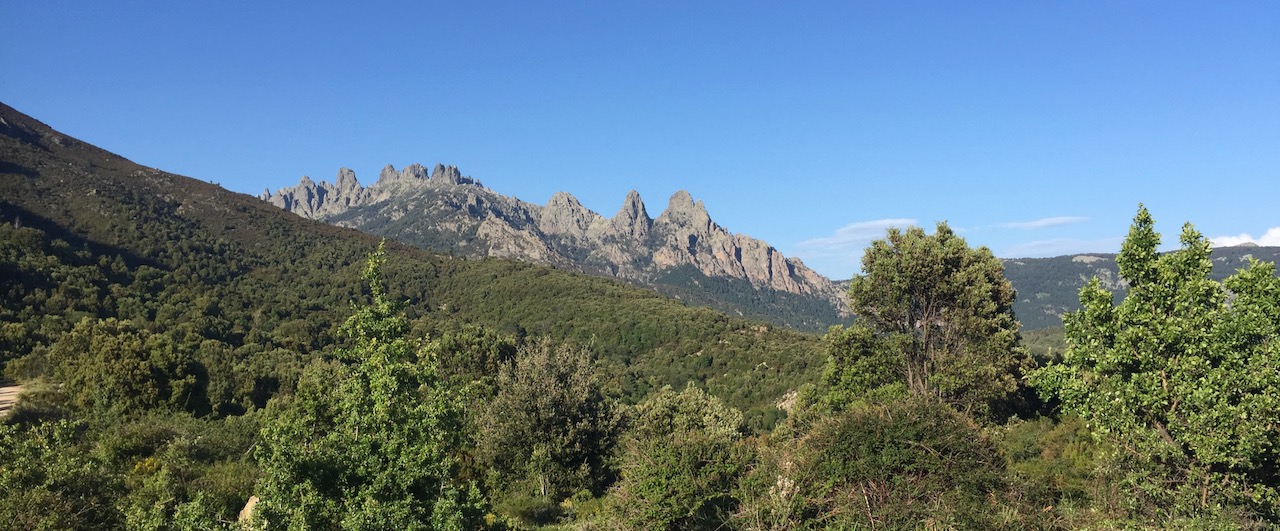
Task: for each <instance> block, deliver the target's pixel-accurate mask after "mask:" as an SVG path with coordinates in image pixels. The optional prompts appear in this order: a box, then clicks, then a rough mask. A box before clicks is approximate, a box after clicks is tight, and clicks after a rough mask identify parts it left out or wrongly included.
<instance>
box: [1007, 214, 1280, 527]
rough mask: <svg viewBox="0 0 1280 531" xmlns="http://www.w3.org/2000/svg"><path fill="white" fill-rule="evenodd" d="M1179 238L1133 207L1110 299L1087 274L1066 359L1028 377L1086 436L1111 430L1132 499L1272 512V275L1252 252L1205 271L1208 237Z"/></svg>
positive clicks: (1188, 231)
mask: <svg viewBox="0 0 1280 531" xmlns="http://www.w3.org/2000/svg"><path fill="white" fill-rule="evenodd" d="M1181 243H1182V246H1181V249H1179V250H1177V251H1174V252H1171V253H1168V254H1160V253H1158V252H1157V249H1158V247H1159V245H1160V236H1159V234H1157V233H1156V232H1155V227H1154V221H1153V220H1152V218H1151V215H1150V213H1149V212H1148V211H1147V209H1146V208H1145V207H1139V209H1138V213H1137V215H1136V216H1135V217H1134V222H1133V226H1132V227H1131V228H1130V230H1129V235H1128V238H1127V239H1126V240H1125V242H1124V246H1123V247H1122V249H1121V253H1120V256H1119V257H1118V259H1117V263H1118V264H1119V266H1120V272H1121V274H1122V276H1123V277H1124V278H1125V280H1127V281H1128V282H1129V293H1128V295H1127V296H1126V297H1125V298H1124V300H1123V301H1121V302H1120V303H1119V304H1118V305H1116V304H1114V303H1113V301H1112V294H1111V293H1110V292H1109V291H1107V290H1105V289H1103V288H1102V287H1101V285H1100V284H1099V282H1098V281H1097V279H1094V280H1093V281H1092V282H1090V283H1089V284H1088V285H1087V286H1086V287H1085V288H1083V289H1082V290H1081V291H1080V301H1081V309H1080V310H1079V311H1078V312H1074V313H1072V314H1070V315H1068V316H1067V317H1066V339H1067V343H1068V348H1067V351H1066V352H1065V354H1064V356H1063V358H1062V361H1061V362H1060V363H1057V364H1053V365H1049V366H1047V367H1045V368H1043V369H1040V370H1039V371H1036V372H1035V373H1034V374H1033V375H1032V381H1033V383H1034V384H1035V385H1036V387H1038V388H1039V390H1040V392H1042V393H1043V394H1044V395H1046V396H1048V397H1054V398H1057V399H1059V400H1061V404H1062V409H1063V410H1064V411H1067V412H1072V413H1076V414H1079V415H1080V416H1081V417H1082V418H1084V419H1085V420H1086V421H1087V422H1088V424H1089V426H1090V427H1091V428H1092V430H1093V431H1094V433H1095V434H1097V435H1098V436H1099V437H1103V438H1106V439H1108V440H1111V441H1113V442H1115V443H1116V444H1115V446H1116V447H1117V448H1119V449H1120V452H1121V453H1120V454H1119V455H1117V456H1116V459H1117V460H1118V462H1119V463H1120V464H1121V465H1123V468H1124V470H1125V471H1126V472H1127V473H1128V483H1129V485H1128V486H1129V488H1130V491H1131V494H1133V496H1134V499H1135V504H1136V507H1137V508H1138V509H1141V510H1143V511H1145V512H1148V513H1151V512H1154V513H1157V514H1163V515H1165V516H1178V515H1198V514H1205V513H1212V512H1216V511H1218V510H1220V509H1222V508H1224V507H1235V508H1237V509H1241V510H1243V511H1245V512H1251V513H1261V514H1263V515H1267V517H1269V518H1272V519H1274V518H1277V517H1278V516H1280V495H1278V492H1277V485H1280V466H1278V465H1280V461H1277V455H1278V454H1280V429H1277V419H1280V369H1278V368H1280V340H1278V338H1280V281H1278V280H1277V279H1276V276H1275V270H1274V265H1272V264H1263V263H1259V262H1257V261H1253V262H1251V263H1250V264H1249V267H1248V268H1247V269H1244V270H1241V271H1240V272H1239V273H1238V274H1236V275H1235V276H1233V277H1230V278H1228V279H1227V280H1226V281H1225V282H1223V283H1221V284H1220V283H1218V282H1215V281H1213V280H1210V279H1209V277H1208V274H1209V271H1210V268H1211V265H1212V262H1211V261H1210V258H1209V255H1210V247H1209V241H1208V240H1206V239H1205V238H1204V237H1203V236H1201V235H1200V233H1198V232H1196V231H1195V229H1194V228H1193V227H1192V226H1191V225H1190V224H1187V225H1185V226H1184V227H1183V230H1182V237H1181Z"/></svg>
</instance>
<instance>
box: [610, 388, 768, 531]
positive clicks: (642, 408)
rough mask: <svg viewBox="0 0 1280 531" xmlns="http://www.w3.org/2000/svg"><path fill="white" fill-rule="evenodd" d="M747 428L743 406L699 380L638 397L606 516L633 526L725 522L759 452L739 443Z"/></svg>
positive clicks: (673, 526) (711, 526)
mask: <svg viewBox="0 0 1280 531" xmlns="http://www.w3.org/2000/svg"><path fill="white" fill-rule="evenodd" d="M742 428H743V423H742V414H741V413H739V412H738V411H737V410H734V409H732V408H730V407H728V406H725V405H724V403H723V402H721V401H720V400H718V399H716V398H715V397H713V396H711V395H708V394H707V393H706V392H704V391H702V390H701V389H698V388H697V387H694V386H693V385H688V386H686V387H685V389H684V390H683V391H681V392H679V393H677V392H675V391H674V390H672V389H671V388H670V387H665V388H663V389H661V390H659V391H658V392H656V393H654V394H653V395H651V396H650V397H649V398H647V399H646V400H645V401H643V402H641V403H640V404H637V405H636V407H635V412H634V415H633V421H632V428H631V430H630V432H629V434H628V436H627V437H626V438H625V442H624V443H623V445H622V456H621V460H620V471H621V476H622V477H621V480H620V481H619V482H618V484H617V485H616V486H615V487H614V488H613V489H612V490H611V491H610V494H609V498H608V505H607V507H608V509H609V516H608V517H607V518H606V520H608V521H610V522H612V523H614V524H615V525H618V526H622V527H625V528H628V529H715V528H720V527H723V526H724V525H726V523H727V522H728V520H729V517H730V516H731V515H732V514H733V513H734V512H735V511H736V510H737V505H738V499H737V497H736V496H735V491H736V489H737V482H738V479H739V478H740V477H741V476H742V475H743V474H745V473H746V470H747V467H748V466H750V464H751V462H752V460H753V457H754V456H753V455H752V452H751V451H750V450H749V449H748V447H747V446H745V445H743V444H740V443H739V440H740V439H741V436H742Z"/></svg>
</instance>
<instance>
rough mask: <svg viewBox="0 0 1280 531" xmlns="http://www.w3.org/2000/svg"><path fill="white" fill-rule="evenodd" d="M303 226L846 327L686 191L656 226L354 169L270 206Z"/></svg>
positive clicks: (811, 282)
mask: <svg viewBox="0 0 1280 531" xmlns="http://www.w3.org/2000/svg"><path fill="white" fill-rule="evenodd" d="M260 198H261V199H263V200H264V201H267V202H270V203H271V204H273V205H276V206H278V207H280V208H282V209H284V210H287V211H290V212H293V213H296V214H299V215H301V216H304V217H307V218H311V219H316V220H321V221H325V222H328V223H333V224H336V225H340V226H344V227H351V228H355V229H358V230H360V231H363V232H367V233H371V234H376V235H379V236H384V237H387V238H392V239H395V240H399V241H402V242H405V243H409V244H413V245H417V246H419V247H423V248H427V249H432V250H437V251H443V252H449V253H454V254H457V255H462V256H467V257H471V258H482V257H494V258H514V259H519V260H525V261H530V262H535V263H541V264H547V265H551V266H554V267H557V268H562V269H569V270H574V271H582V272H586V273H590V274H595V275H601V276H607V277H613V278H618V279H623V280H627V281H629V282H631V283H633V284H636V285H640V286H645V287H650V288H653V289H656V290H658V291H660V292H663V293H666V294H668V295H671V296H674V297H676V298H679V299H682V300H685V301H686V302H689V303H693V304H699V305H707V306H712V307H715V308H719V309H721V310H724V311H727V312H729V313H736V314H737V315H740V316H745V317H751V318H756V319H765V320H769V321H773V322H775V323H778V324H783V325H787V326H792V327H795V328H799V329H806V330H825V329H826V328H827V327H829V326H830V325H832V324H837V323H841V322H845V321H847V317H848V305H847V303H846V301H845V299H844V295H843V292H842V291H841V290H839V289H838V288H836V286H835V285H834V284H833V283H832V282H831V281H830V280H829V279H827V278H826V277H824V276H822V275H819V274H818V273H816V272H814V271H813V270H811V269H809V268H808V267H806V266H805V265H804V263H803V262H801V261H800V260H798V259H795V258H788V257H786V256H783V255H782V253H780V252H778V250H777V249H776V248H774V247H772V246H770V245H769V244H768V243H765V242H763V241H760V240H757V239H755V238H751V237H749V236H745V235H741V234H734V233H732V232H729V231H728V230H726V229H725V228H723V227H721V226H720V225H719V224H717V223H716V222H715V221H713V220H712V219H711V216H710V215H709V214H708V213H707V210H706V208H705V207H704V205H703V204H702V202H701V201H694V199H693V197H691V196H690V195H689V193H688V192H686V191H683V190H681V191H678V192H676V193H675V194H674V195H672V196H671V199H670V200H669V201H668V203H667V207H666V209H665V210H663V211H662V213H661V214H659V215H658V217H657V218H651V217H650V216H649V212H648V210H647V209H646V207H645V204H644V201H643V200H642V199H641V198H640V194H639V193H637V192H635V191H634V190H633V191H632V192H631V193H629V194H627V197H626V199H625V200H623V202H622V206H621V208H619V209H618V212H617V213H616V214H615V215H614V216H613V217H612V218H606V217H604V216H601V215H600V214H597V213H596V212H593V211H591V210H589V209H587V208H586V207H584V206H583V205H582V203H580V202H579V201H578V200H577V199H576V198H574V197H573V196H572V195H570V194H568V193H565V192H560V193H557V194H555V195H553V196H552V197H551V199H550V200H549V201H548V202H547V204H546V205H537V204H533V203H528V202H525V201H521V200H519V199H516V198H514V197H509V196H505V195H502V194H500V193H498V192H495V191H493V190H490V189H488V188H486V187H484V186H483V185H482V184H481V183H480V181H478V180H476V179H473V178H471V177H465V176H463V175H462V174H461V173H460V172H459V171H458V168H457V167H454V166H444V165H436V166H435V169H434V170H432V171H431V172H430V173H428V172H427V170H426V168H425V167H424V166H422V165H419V164H413V165H410V166H408V167H406V168H404V170H401V171H398V170H396V169H395V168H394V167H392V166H387V167H386V168H384V169H383V170H382V173H381V175H380V176H379V178H378V181H377V182H375V183H374V184H372V185H370V186H368V187H365V186H362V185H361V184H360V182H359V181H358V180H357V179H356V175H355V173H354V172H352V171H351V170H349V169H346V168H343V169H342V170H340V171H339V172H338V176H337V178H336V180H335V182H334V183H329V182H325V181H321V182H320V183H319V184H317V183H316V182H315V181H313V180H311V179H310V178H308V177H303V178H302V180H301V182H300V183H298V185H297V186H293V187H288V188H282V189H279V190H276V191H275V193H270V192H269V191H268V192H264V193H263V194H262V195H261V196H260Z"/></svg>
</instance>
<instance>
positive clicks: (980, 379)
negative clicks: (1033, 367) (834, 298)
mask: <svg viewBox="0 0 1280 531" xmlns="http://www.w3.org/2000/svg"><path fill="white" fill-rule="evenodd" d="M862 270H863V273H864V274H863V275H861V276H858V277H856V278H854V279H853V282H852V284H851V285H850V287H849V298H850V302H851V305H852V308H853V312H854V314H855V315H856V316H857V318H858V319H859V321H860V323H861V324H862V325H863V326H867V327H869V328H870V329H872V330H874V331H875V332H876V333H877V335H878V336H880V337H879V338H866V337H861V336H856V335H855V336H856V337H849V338H846V339H847V340H848V341H843V343H847V344H849V345H851V346H858V347H860V348H861V347H865V346H867V345H869V342H875V343H879V344H880V345H882V346H883V347H885V348H889V349H891V350H892V354H891V355H890V357H891V358H892V359H893V360H894V361H893V364H894V371H895V372H896V374H897V378H898V379H899V381H901V382H904V383H905V385H906V389H907V391H908V392H909V393H910V394H912V395H920V396H934V397H937V398H940V399H942V400H944V401H946V402H948V403H950V404H951V405H952V406H954V407H956V408H957V409H959V410H960V411H963V412H966V413H969V414H971V415H974V416H975V417H979V418H988V419H993V420H998V419H1001V418H1002V416H1005V415H1008V414H1009V413H1011V412H1013V410H1014V407H1015V406H1016V404H1017V401H1018V398H1019V394H1018V391H1019V388H1020V383H1021V379H1022V375H1023V373H1024V372H1025V371H1026V370H1028V369H1029V368H1030V364H1031V362H1030V358H1029V357H1028V356H1027V354H1026V352H1025V351H1024V350H1023V349H1022V348H1021V347H1020V346H1019V336H1018V329H1019V324H1018V321H1017V319H1015V318H1014V315H1013V301H1014V290H1013V286H1012V285H1011V284H1010V283H1009V281H1008V280H1006V279H1005V278H1004V274H1003V271H1004V267H1003V265H1002V264H1001V263H1000V260H999V259H997V258H996V257H995V256H993V255H992V254H991V251H990V250H989V249H987V248H986V247H979V248H977V249H971V248H970V247H969V246H968V245H967V244H966V243H965V241H964V239H963V238H961V237H959V236H957V235H956V234H955V233H954V232H953V231H952V230H951V228H950V227H948V226H947V224H946V223H938V226H937V230H936V232H935V233H934V234H933V235H928V234H925V232H924V230H923V229H921V228H919V227H910V228H908V229H907V230H906V231H901V230H898V229H889V231H888V236H887V237H886V238H885V239H883V240H876V241H875V242H872V244H871V246H870V247H869V248H868V249H867V252H866V254H865V255H864V256H863V258H862ZM860 337H861V339H859V338H860ZM855 339H856V341H854V340H855ZM836 343H841V341H836ZM877 348H880V347H877ZM877 355H878V356H884V355H883V354H877ZM859 357H860V356H859V355H858V354H857V353H854V355H852V356H849V360H850V361H856V359H858V358H859ZM837 361H839V360H837ZM834 371H836V372H839V371H840V367H836V368H835V369H834ZM832 372H833V369H831V368H829V369H828V374H829V375H830V374H832Z"/></svg>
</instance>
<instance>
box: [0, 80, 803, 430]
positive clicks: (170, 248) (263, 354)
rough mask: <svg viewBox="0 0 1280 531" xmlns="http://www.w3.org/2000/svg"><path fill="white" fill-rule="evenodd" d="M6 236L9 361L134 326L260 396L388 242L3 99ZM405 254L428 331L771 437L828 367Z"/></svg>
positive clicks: (416, 307) (584, 285) (589, 297)
mask: <svg viewBox="0 0 1280 531" xmlns="http://www.w3.org/2000/svg"><path fill="white" fill-rule="evenodd" d="M0 229H3V230H0V364H3V363H6V362H9V361H12V360H15V359H19V358H23V357H24V356H27V355H29V354H32V353H39V352H42V351H43V349H45V348H46V347H48V346H49V345H50V344H52V343H54V342H56V341H57V340H58V338H60V337H62V336H63V335H65V334H66V333H67V332H68V331H69V330H71V328H72V327H73V326H74V325H75V324H76V323H77V322H79V321H80V320H81V319H83V318H91V319H107V318H118V319H121V320H129V321H132V322H134V323H136V325H137V326H140V327H143V328H145V329H146V330H148V331H149V332H152V333H156V334H165V335H166V336H172V337H173V338H175V339H174V341H176V342H177V347H176V348H177V351H178V352H179V353H180V356H179V357H180V358H181V359H184V360H187V361H188V362H191V363H197V364H200V365H201V368H200V369H199V371H205V372H206V373H207V374H208V375H212V376H208V378H209V379H210V382H209V383H208V385H210V386H215V385H221V386H224V387H225V386H230V385H232V384H231V383H227V382H222V381H220V380H218V378H219V376H217V375H218V374H223V373H219V372H218V370H215V367H214V365H212V364H213V363H214V362H213V361H208V360H205V361H198V362H197V361H193V360H203V358H200V354H199V353H201V352H205V351H206V350H208V352H212V353H214V354H217V353H219V352H225V355H223V354H217V355H214V354H209V355H210V356H213V357H212V358H209V359H210V360H212V359H215V358H216V359H217V360H221V361H218V362H217V363H218V364H221V365H218V366H219V367H221V366H225V368H226V371H229V372H227V374H231V373H235V371H248V374H247V375H244V380H243V381H240V380H236V381H240V383H236V384H234V385H235V386H243V387H244V388H245V389H247V390H246V391H244V394H245V395H252V396H253V397H256V398H254V400H255V401H256V400H259V399H264V397H265V396H269V395H270V394H271V393H274V392H275V390H279V389H288V388H289V386H290V385H291V384H290V378H292V377H296V371H295V372H290V371H291V370H293V369H287V368H288V367H293V368H294V369H297V368H298V367H300V366H301V365H300V364H301V363H302V362H303V361H305V360H307V359H309V358H312V357H315V356H319V355H322V354H324V353H327V352H331V351H332V349H334V348H335V347H336V346H338V345H339V343H340V340H339V338H338V337H337V334H336V329H337V326H338V325H339V324H340V323H341V322H342V321H343V319H344V318H345V316H346V315H348V314H349V312H350V304H351V302H352V301H353V300H359V299H361V298H362V297H363V296H362V295H361V294H362V292H363V288H362V284H363V282H362V281H361V280H360V279H359V271H360V269H361V265H362V264H363V262H364V258H365V256H366V255H367V253H369V252H370V251H372V250H373V249H374V248H375V247H376V246H377V244H378V238H376V237H374V236H370V235H367V234H364V233H361V232H358V231H355V230H352V229H345V228H340V227H337V226H333V225H329V224H325V223H320V222H317V221H312V220H307V219H304V218H301V217H298V216H294V215H290V214H287V213H285V212H282V211H281V210H280V209H278V208H276V207H273V206H271V205H267V204H265V203H263V202H262V201H260V200H258V199H256V198H253V197H250V196H246V195H242V194H237V193H233V192H229V191H227V190H224V189H222V188H220V187H217V186H215V185H212V184H209V183H206V182H201V181H197V180H194V179H190V178H187V177H182V176H178V175H173V174H169V173H166V172H163V171H160V170H157V169H154V168H148V167H145V166H142V165H139V164H135V163H133V162H131V161H128V160H126V159H124V158H122V157H119V156H117V155H113V154H111V153H108V152H106V151H104V150H101V149H99V148H96V147H94V146H91V145H88V144H85V143H83V142H81V141H78V140H75V139H74V138H71V137H68V136H66V135H63V134H61V133H59V132H57V131H54V130H53V129H51V128H50V127H48V126H47V125H45V124H42V123H40V122H38V121H36V120H34V119H32V118H30V117H27V116H25V115H23V114H21V113H19V112H17V111H16V110H14V109H12V108H10V107H7V106H4V105H3V104H0ZM389 252H390V255H389V257H388V259H389V261H388V263H387V264H386V268H385V271H386V276H387V281H388V284H389V289H390V290H391V293H390V296H391V297H392V298H393V299H396V300H407V301H410V304H409V306H408V307H407V309H406V311H407V313H408V315H409V316H410V317H411V318H413V319H414V320H415V326H417V327H419V328H420V329H423V330H426V331H428V332H432V333H435V334H440V333H447V332H448V331H449V330H456V329H459V328H462V327H472V326H482V327H484V328H486V329H488V330H490V331H494V332H496V333H499V334H504V335H510V336H511V337H514V338H520V337H524V336H544V337H548V338H550V339H552V340H557V341H566V342H572V343H577V344H582V345H588V346H589V347H590V348H591V349H592V351H593V352H594V353H595V354H596V355H597V356H598V357H599V358H600V361H601V363H602V364H604V365H605V366H606V367H607V369H608V371H609V374H610V375H611V377H612V378H613V380H614V381H613V385H615V386H616V387H617V388H618V389H620V390H622V391H623V392H624V393H625V394H626V395H628V396H630V397H633V398H635V397H639V396H643V395H644V394H645V393H647V391H648V390H649V389H651V388H653V387H654V386H662V385H667V384H670V385H675V386H683V385H684V383H685V382H686V381H694V382H698V383H699V384H701V385H703V386H705V387H706V388H707V389H708V390H710V391H711V392H713V393H715V394H717V395H719V396H722V397H724V398H725V399H726V400H727V401H728V402H729V403H731V404H733V405H735V406H736V407H739V408H741V409H743V410H745V411H747V412H748V415H749V417H750V418H751V419H752V421H753V425H755V426H757V427H759V426H763V425H766V424H768V423H770V422H771V421H772V419H773V418H776V417H777V416H778V415H779V413H778V411H777V409H776V408H775V407H774V404H775V403H776V402H777V400H778V399H779V398H780V397H781V396H783V395H784V394H785V393H787V392H788V391H790V390H793V389H795V388H796V387H798V386H799V385H800V383H802V382H804V381H808V380H810V379H812V378H813V377H814V374H815V371H817V369H818V367H819V366H820V364H821V359H822V356H821V354H820V353H819V351H820V347H819V346H818V344H817V341H816V338H815V337H813V336H810V335H805V334H800V333H796V332H793V331H789V330H786V329H780V328H774V327H770V326H766V325H760V324H758V323H751V322H747V321H744V320H740V319H733V318H729V317H727V316H725V315H723V314H720V313H718V312H714V311H711V310H707V309H703V308H691V307H687V306H685V305H683V304H681V303H679V302H677V301H674V300H671V299H669V298H667V297H663V296H660V295H658V294H655V293H653V292H652V291H651V290H644V289H637V288H634V287H632V286H628V285H625V284H622V283H619V282H616V281H611V280H607V279H603V278H597V277H591V276H586V275H582V274H578V273H572V272H565V271H557V270H555V269H552V268H548V267H545V266H538V265H532V264H527V263H523V262H512V261H508V260H498V259H485V260H458V259H452V258H449V257H446V256H441V255H438V254H434V253H430V252H427V251H423V250H421V249H417V248H414V247H409V246H405V245H389ZM206 346H207V347H208V349H206ZM209 349H212V350H209ZM193 370H194V369H193ZM199 371H197V373H199ZM201 374H203V373H201ZM236 374H239V373H236ZM291 375H292V376H291ZM237 378H239V377H237Z"/></svg>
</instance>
